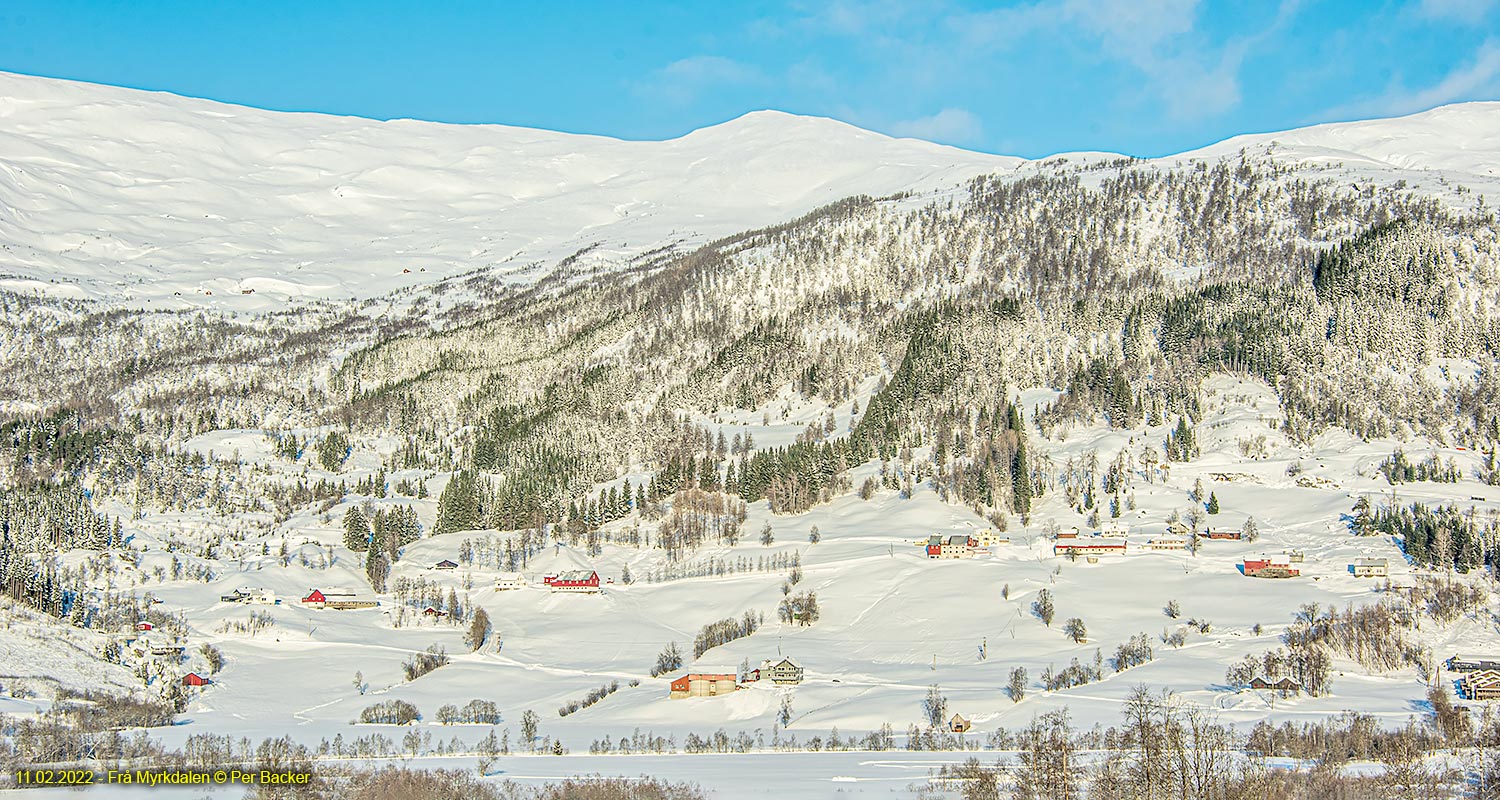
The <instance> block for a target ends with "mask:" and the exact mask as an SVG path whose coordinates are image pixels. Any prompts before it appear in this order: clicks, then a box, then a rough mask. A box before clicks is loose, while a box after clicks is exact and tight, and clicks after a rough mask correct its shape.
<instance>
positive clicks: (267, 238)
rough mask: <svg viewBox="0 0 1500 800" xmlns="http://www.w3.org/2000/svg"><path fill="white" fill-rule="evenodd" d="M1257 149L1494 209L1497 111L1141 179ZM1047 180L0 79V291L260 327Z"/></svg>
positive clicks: (912, 156)
mask: <svg viewBox="0 0 1500 800" xmlns="http://www.w3.org/2000/svg"><path fill="white" fill-rule="evenodd" d="M1267 148H1269V149H1270V150H1271V152H1272V153H1273V155H1274V156H1275V157H1276V158H1278V159H1279V160H1282V161H1285V162H1287V163H1294V164H1306V165H1309V166H1310V167H1313V168H1318V169H1328V168H1331V167H1332V166H1333V165H1339V167H1340V168H1343V169H1346V171H1348V172H1350V173H1351V177H1353V178H1354V179H1356V180H1359V179H1370V178H1374V179H1384V180H1386V181H1387V182H1394V181H1396V180H1403V179H1404V180H1407V181H1408V182H1409V183H1410V184H1411V185H1413V186H1415V187H1418V188H1420V189H1422V190H1424V191H1430V192H1432V193H1436V194H1451V193H1452V190H1453V187H1454V186H1466V187H1467V188H1468V189H1472V190H1476V191H1478V192H1479V193H1481V194H1484V195H1489V196H1500V104H1496V103H1468V104H1463V105H1457V106H1448V107H1444V108H1439V109H1435V110H1433V111H1429V112H1425V113H1422V114H1416V115H1413V116H1409V117H1404V118H1399V119H1389V120H1375V121H1369V122H1355V123H1339V124H1330V125H1318V126H1314V127H1311V128H1305V129H1301V130H1296V131H1289V132H1284V133H1272V134H1256V135H1251V136H1242V137H1236V138H1233V139H1230V140H1227V141H1225V142H1222V143H1220V144H1217V145H1213V146H1211V147H1208V148H1205V149H1203V150H1199V151H1194V152H1191V153H1186V154H1183V155H1182V156H1174V157H1167V158H1163V159H1158V160H1157V161H1156V163H1157V164H1159V165H1160V166H1162V167H1163V168H1173V167H1175V166H1176V165H1179V164H1182V163H1185V161H1186V160H1187V159H1191V158H1203V159H1211V160H1218V159H1220V158H1232V157H1236V156H1237V154H1238V152H1239V151H1240V150H1242V149H1243V150H1247V151H1256V152H1260V153H1263V152H1265V151H1266V150H1267ZM1066 157H1067V158H1068V159H1069V160H1070V161H1072V162H1074V163H1080V162H1097V161H1102V160H1107V159H1111V160H1112V159H1114V158H1116V157H1114V156H1110V155H1108V154H1097V153H1094V154H1071V155H1068V156H1066ZM1048 163H1056V159H1055V158H1051V159H1040V160H1037V161H1032V162H1027V161H1024V160H1023V159H1018V158H1012V157H1003V156H995V155H989V154H984V153H974V152H967V151H964V150H960V149H956V148H952V147H944V146H940V145H935V144H931V143H928V142H922V141H917V140H911V139H893V138H890V137H887V136H883V135H881V134H877V133H873V132H870V131H865V130H861V129H859V128H855V127H853V126H850V125H846V124H844V123H840V122H836V121H833V120H829V119H822V118H811V117H800V116H794V115H790V114H784V113H780V112H773V111H761V112H755V113H751V114H747V115H745V116H743V117H740V118H739V119H735V120H732V121H730V122H726V123H724V124H721V125H716V126H713V127H709V128H705V129H702V130H698V131H694V132H692V133H690V134H688V135H686V136H683V137H680V138H677V139H673V140H669V141H662V142H641V141H621V140H616V139H610V138H606V137H601V136H582V135H575V134H565V133H556V132H550V131H541V130H532V129H525V128H515V127H508V126H503V125H448V124H439V123H431V122H420V121H414V120H393V121H388V122H381V121H373V120H367V119H359V118H348V117H334V116H328V115H320V114H293V113H280V112H271V111H262V110H257V109H251V108H244V107H239V106H232V105H225V104H222V103H216V102H211V101H206V100H199V99H191V98H184V97H179V96H175V95H170V94H165V93H158V92H142V91H136V90H131V89H121V88H116V87H108V86H99V85H93V84H85V83H76V82H70V81H63V80H55V79H47V78H37V77H30V76H21V75H13V74H0V287H3V288H8V289H12V290H22V291H29V290H33V289H42V290H45V291H47V292H48V293H49V294H52V295H54V296H65V297H66V296H73V297H88V298H93V299H98V300H104V301H107V302H110V303H128V304H131V305H136V304H141V303H143V302H145V301H148V300H149V301H155V302H156V303H157V304H158V307H160V305H161V304H163V303H165V305H166V306H167V307H181V306H183V305H193V306H201V305H209V306H221V307H227V308H231V309H236V310H259V309H265V308H270V307H275V306H278V305H280V303H281V302H283V301H285V300H286V299H287V298H289V297H328V298H347V297H351V296H358V297H371V296H376V295H380V294H384V293H386V292H388V291H391V290H393V289H398V288H401V287H403V286H411V285H420V284H429V283H432V282H434V281H437V280H440V279H442V278H444V277H449V276H454V275H458V274H462V273H466V272H470V271H472V270H476V269H487V270H492V271H494V272H495V273H497V274H499V275H502V276H504V278H505V280H506V281H507V282H530V281H533V280H536V279H538V278H540V277H542V276H544V275H546V274H549V273H550V272H552V271H553V270H554V269H555V268H556V266H557V265H558V263H559V262H561V261H562V260H563V259H566V258H567V257H569V256H571V255H573V254H575V253H578V252H579V251H584V250H587V254H586V255H585V256H584V257H583V258H582V259H580V260H579V261H578V264H577V265H578V266H584V267H588V266H601V267H606V268H612V267H619V266H623V265H625V264H627V263H629V260H630V259H631V258H632V257H635V256H639V255H640V254H642V253H646V252H650V251H656V250H659V248H661V247H663V246H691V245H696V244H700V243H702V242H705V241H708V240H711V239H714V238H717V237H720V236H725V235H728V234H731V233H734V232H737V231H743V230H748V229H753V228H757V227H762V226H765V225H770V224H774V223H778V222H783V221H786V220H789V219H792V218H794V217H796V216H799V215H801V214H803V213H805V212H807V211H810V210H812V209H813V208H815V207H818V206H821V205H824V204H827V203H830V202H833V201H836V200H839V199H841V198H845V197H849V196H852V195H859V194H869V195H876V196H880V195H887V194H891V193H895V192H902V191H917V192H921V191H925V190H934V189H941V188H945V187H951V186H954V185H957V184H959V183H961V182H963V181H965V180H967V179H969V178H972V177H974V176H976V175H981V174H988V173H1002V174H1010V175H1017V176H1020V175H1027V174H1035V173H1036V172H1037V171H1040V170H1042V169H1045V168H1046V164H1048ZM251 290H253V291H254V293H255V294H253V295H251V296H246V295H249V294H250V292H251Z"/></svg>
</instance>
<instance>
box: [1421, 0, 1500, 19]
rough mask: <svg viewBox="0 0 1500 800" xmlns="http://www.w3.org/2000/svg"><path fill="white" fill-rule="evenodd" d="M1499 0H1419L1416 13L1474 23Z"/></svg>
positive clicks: (1431, 17)
mask: <svg viewBox="0 0 1500 800" xmlns="http://www.w3.org/2000/svg"><path fill="white" fill-rule="evenodd" d="M1497 5H1500V0H1421V1H1420V2H1419V3H1417V13H1418V14H1420V15H1421V16H1424V17H1427V18H1428V19H1442V20H1457V21H1459V22H1465V23H1471V24H1472V23H1475V22H1478V21H1480V20H1482V19H1484V18H1485V17H1487V16H1489V13H1490V12H1491V11H1494V10H1495V7H1496V6H1497Z"/></svg>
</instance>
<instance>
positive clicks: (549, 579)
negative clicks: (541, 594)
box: [542, 569, 599, 592]
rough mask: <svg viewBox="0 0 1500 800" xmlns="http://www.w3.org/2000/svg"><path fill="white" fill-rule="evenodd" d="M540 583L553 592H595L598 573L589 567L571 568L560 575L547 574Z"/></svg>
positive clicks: (597, 583) (597, 585)
mask: <svg viewBox="0 0 1500 800" xmlns="http://www.w3.org/2000/svg"><path fill="white" fill-rule="evenodd" d="M542 583H543V584H545V585H547V586H548V587H549V588H551V589H552V591H554V592H597V591H599V573H597V572H595V571H594V570H591V569H573V570H568V571H567V572H564V573H562V574H560V575H548V576H546V577H544V578H542Z"/></svg>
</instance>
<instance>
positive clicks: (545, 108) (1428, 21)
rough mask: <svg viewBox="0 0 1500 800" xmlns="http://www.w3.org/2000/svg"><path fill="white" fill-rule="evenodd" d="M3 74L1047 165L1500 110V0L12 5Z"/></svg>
mask: <svg viewBox="0 0 1500 800" xmlns="http://www.w3.org/2000/svg"><path fill="white" fill-rule="evenodd" d="M0 42H3V43H4V44H3V46H0V69H3V70H8V71H12V72H21V73H29V74H37V75H48V76H54V77H62V78H74V79H79V80H87V81H94V82H99V83H109V84H116V85H121V86H132V87H138V88H147V89H162V90H166V91H171V92H176V93H179V94H186V95H192V96H198V97H209V98H213V99H216V100H223V101H227V102H234V103H242V104H245V105H252V106H258V107H262V108H271V109H280V110H298V111H322V112H329V113H337V114H356V115H360V116H367V117H375V118H394V117H414V118H420V119H431V120H440V121H447V122H499V123H507V124H513V125H526V126H532V127H540V128H548V129H554V130H565V131H575V132H584V133H598V134H605V135H610V136H618V137H623V138H632V139H661V138H670V137H673V136H678V135H681V134H683V133H685V132H687V131H690V130H693V129H695V128H699V127H703V126H705V125H711V124H714V123H718V122H723V121H725V120H727V119H731V118H733V117H736V116H739V115H740V114H742V113H745V112H747V111H752V110H756V109H762V108H775V109H781V110H784V111H791V112H794V113H801V114H815V115H821V116H830V117H834V118H837V119H841V120H844V121H847V122H850V123H853V124H856V125H860V126H862V127H866V128H871V129H873V130H878V131H882V132H885V133H890V134H894V135H902V136H917V137H921V138H926V139H932V140H934V141H940V142H945V143H949V144H955V145H959V146H962V147H968V148H972V149H979V150H986V151H990V152H999V153H1013V154H1017V155H1023V156H1031V157H1035V156H1041V155H1046V154H1049V153H1055V152H1062V151H1069V150H1112V151H1117V152H1124V153H1128V154H1131V155H1139V156H1154V155H1163V154H1167V153H1173V152H1179V151H1182V150H1185V149H1189V148H1192V147H1197V146H1200V145H1204V144H1208V143H1210V142H1213V141H1217V140H1219V139H1223V138H1225V137H1227V136H1231V135H1234V134H1237V133H1246V132H1253V131H1267V130H1279V129H1284V128H1290V127H1297V126H1300V125H1306V124H1311V123H1315V122H1325V121H1333V120H1344V119H1360V118H1368V117H1376V116H1391V115H1397V114H1404V113H1410V112H1413V111H1419V110H1422V109H1425V108H1430V107H1432V106H1434V105H1440V104H1443V103H1448V102H1456V101H1461V100H1476V99H1500V0H1403V1H1400V2H1397V1H1396V0H1389V1H1382V0H1368V2H1333V1H1331V0H1330V1H1328V2H1316V1H1315V0H1300V2H1299V0H1281V2H1279V3H1278V2H1276V0H1244V2H1218V3H1209V2H1195V1H1194V0H1092V1H1091V2H1087V1H1085V0H1034V2H1021V3H989V4H982V3H966V2H944V1H943V0H927V1H925V2H913V1H912V0H831V2H748V3H731V2H722V3H702V2H698V3H687V2H685V3H652V2H635V3H620V2H605V3H598V2H587V3H575V4H571V5H568V6H566V7H564V6H563V5H562V4H557V3H541V2H526V1H525V0H516V1H514V2H485V3H478V2H462V1H460V0H454V1H451V2H423V3H417V2H411V3H388V2H380V0H365V1H363V2H336V1H330V2H305V1H304V2H298V3H281V2H274V1H272V2H232V1H231V0H224V1H223V2H217V3H203V2H177V1H175V0H153V1H152V2H133V0H109V1H106V0H95V1H94V2H81V1H77V2H69V0H7V2H6V3H4V4H0Z"/></svg>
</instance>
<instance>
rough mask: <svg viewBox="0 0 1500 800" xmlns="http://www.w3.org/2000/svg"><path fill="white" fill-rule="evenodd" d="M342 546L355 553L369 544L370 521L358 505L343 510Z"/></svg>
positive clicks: (362, 550) (360, 551) (361, 550)
mask: <svg viewBox="0 0 1500 800" xmlns="http://www.w3.org/2000/svg"><path fill="white" fill-rule="evenodd" d="M344 546H345V547H347V548H349V549H350V550H353V551H354V552H356V553H363V552H364V551H365V548H367V547H369V546H370V523H369V522H367V521H366V520H365V515H364V514H363V513H362V512H361V511H360V510H359V507H358V506H349V510H348V511H345V512H344Z"/></svg>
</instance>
